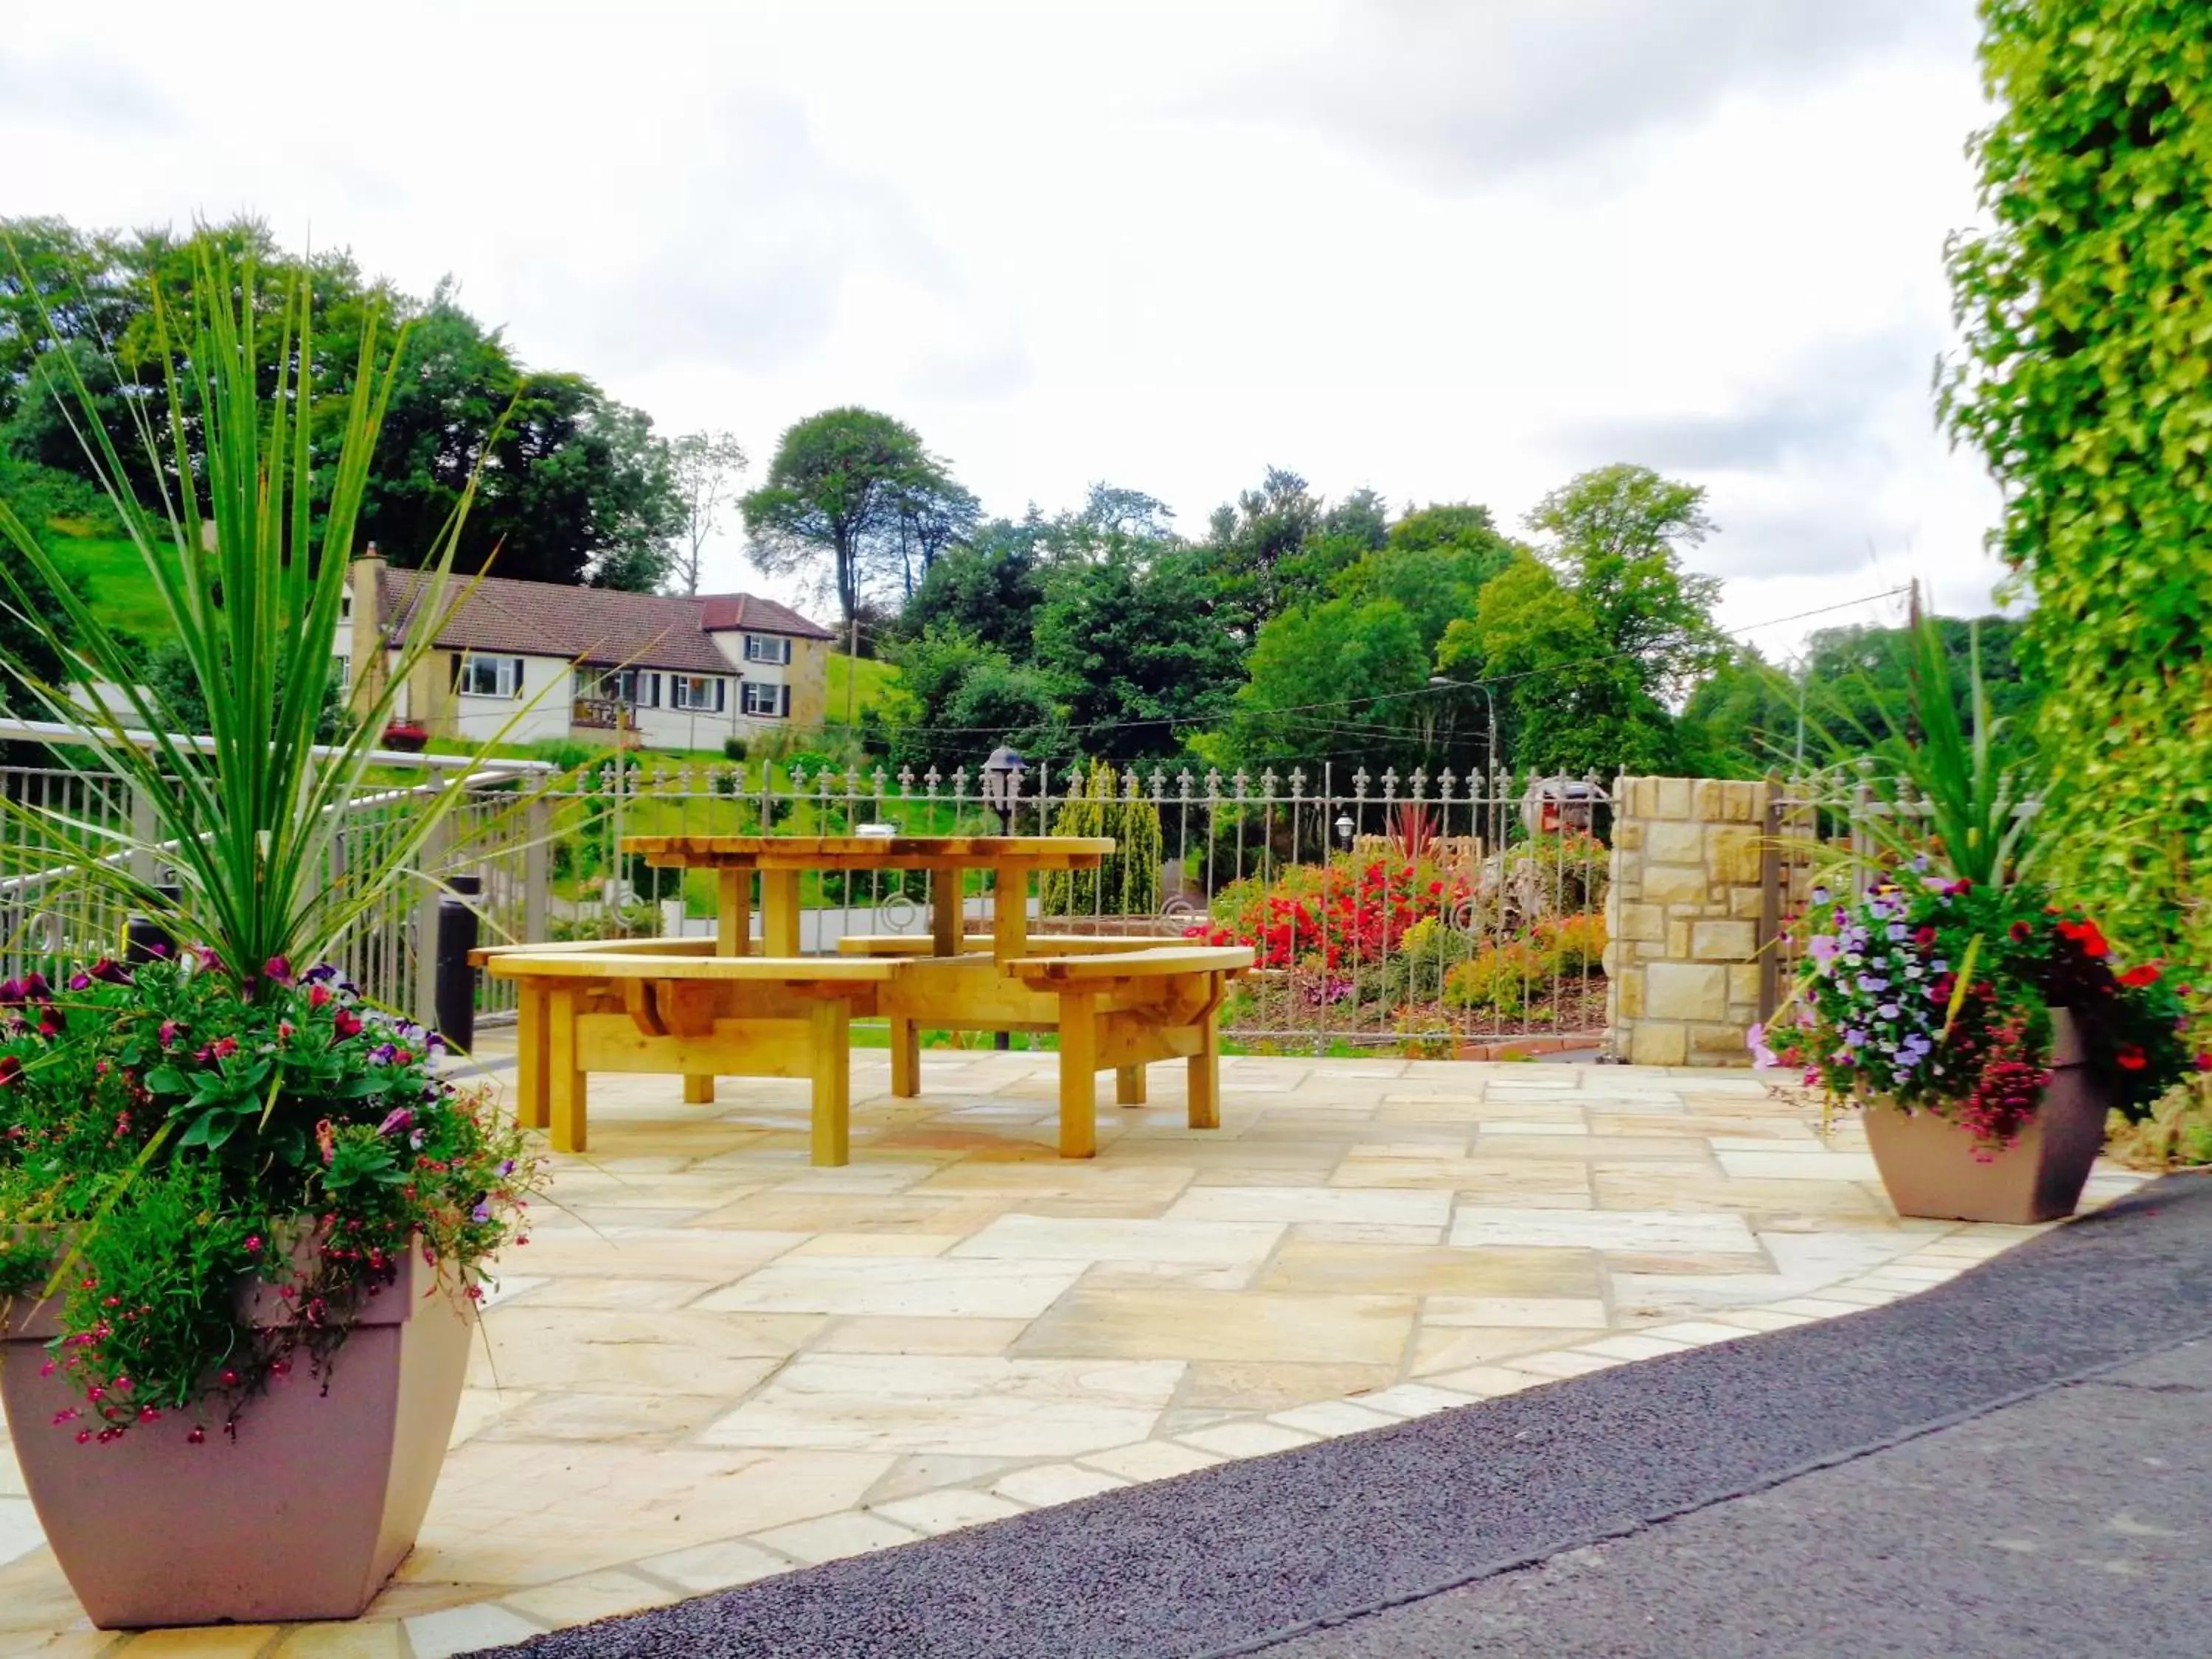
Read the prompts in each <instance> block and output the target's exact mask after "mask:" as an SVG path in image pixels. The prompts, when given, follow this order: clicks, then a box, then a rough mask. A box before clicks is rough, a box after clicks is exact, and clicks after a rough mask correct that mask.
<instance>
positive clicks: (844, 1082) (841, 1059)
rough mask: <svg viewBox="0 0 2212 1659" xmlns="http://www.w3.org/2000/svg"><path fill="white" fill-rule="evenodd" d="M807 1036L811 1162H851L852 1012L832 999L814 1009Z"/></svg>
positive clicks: (840, 1001) (842, 1003)
mask: <svg viewBox="0 0 2212 1659" xmlns="http://www.w3.org/2000/svg"><path fill="white" fill-rule="evenodd" d="M811 1025H812V1030H811V1031H810V1032H809V1034H808V1035H809V1037H810V1039H811V1044H810V1046H811V1048H812V1049H813V1059H814V1107H813V1113H812V1126H813V1133H814V1151H813V1159H814V1162H815V1163H817V1164H826V1165H832V1166H834V1165H837V1164H848V1163H850V1162H851V1161H852V1156H853V1153H852V1116H853V1096H852V1089H853V1049H852V1039H853V1028H852V1010H851V1009H850V1008H848V1006H846V1005H845V1003H844V1002H843V1001H842V1000H839V999H836V998H834V997H832V998H826V999H824V1000H822V1001H820V1002H817V1003H816V1004H815V1005H814V1010H813V1014H812V1016H811Z"/></svg>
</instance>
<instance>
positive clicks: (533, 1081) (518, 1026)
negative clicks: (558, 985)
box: [514, 979, 546, 1129]
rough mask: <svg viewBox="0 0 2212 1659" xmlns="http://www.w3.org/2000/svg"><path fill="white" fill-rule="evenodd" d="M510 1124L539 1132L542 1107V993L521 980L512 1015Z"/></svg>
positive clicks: (542, 1121) (534, 983)
mask: <svg viewBox="0 0 2212 1659" xmlns="http://www.w3.org/2000/svg"><path fill="white" fill-rule="evenodd" d="M514 1021H515V1024H514V1037H515V1053H514V1121H515V1122H516V1123H517V1124H518V1125H520V1127H523V1128H525V1129H542V1128H544V1127H545V1124H546V1105H545V1038H546V1032H545V992H544V987H541V986H540V985H539V984H538V982H537V981H534V980H527V979H526V980H524V981H522V985H521V988H520V993H519V994H518V1000H517V1004H516V1007H515V1015H514Z"/></svg>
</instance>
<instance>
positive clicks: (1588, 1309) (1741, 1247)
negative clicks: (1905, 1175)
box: [0, 1051, 2137, 1659]
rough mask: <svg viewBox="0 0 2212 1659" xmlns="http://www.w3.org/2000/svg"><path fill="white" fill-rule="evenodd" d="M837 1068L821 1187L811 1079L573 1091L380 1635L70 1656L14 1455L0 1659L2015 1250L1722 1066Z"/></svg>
mask: <svg viewBox="0 0 2212 1659" xmlns="http://www.w3.org/2000/svg"><path fill="white" fill-rule="evenodd" d="M854 1073H855V1075H854V1134H853V1158H854V1161H853V1163H852V1164H850V1165H849V1166H848V1167H846V1168H844V1169H840V1170H817V1169H814V1168H811V1166H810V1165H809V1164H807V1162H806V1158H807V1146H808V1136H807V1133H806V1123H805V1087H804V1085H794V1084H784V1083H778V1082H774V1081H742V1082H741V1081H737V1080H725V1081H724V1082H723V1083H722V1085H721V1091H722V1098H721V1101H720V1103H719V1104H718V1105H715V1106H712V1107H707V1108H688V1107H685V1106H684V1105H682V1104H680V1103H678V1099H677V1091H676V1090H675V1088H674V1086H673V1083H672V1080H671V1079H658V1078H636V1079H622V1078H606V1079H595V1080H594V1087H593V1103H592V1131H593V1146H592V1152H591V1154H590V1156H589V1157H588V1158H563V1159H561V1160H559V1168H558V1170H557V1176H556V1186H555V1191H554V1194H553V1196H554V1199H555V1200H556V1201H555V1202H554V1203H553V1204H551V1205H550V1206H547V1207H546V1209H545V1210H544V1212H543V1213H542V1214H541V1215H540V1216H539V1218H538V1222H537V1224H536V1225H535V1227H534V1230H533V1232H532V1242H531V1243H530V1245H529V1246H528V1247H527V1248H526V1249H520V1250H517V1251H515V1252H514V1253H513V1255H512V1257H511V1259H510V1260H509V1261H507V1263H506V1264H505V1265H506V1266H507V1268H508V1270H509V1271H508V1272H507V1274H506V1275H505V1277H504V1278H503V1279H502V1281H501V1285H500V1287H499V1291H498V1293H497V1295H496V1296H495V1297H493V1298H492V1301H491V1304H490V1305H489V1308H488V1310H487V1312H486V1314H485V1320H484V1323H485V1332H486V1337H487V1341H486V1344H485V1346H484V1350H483V1352H480V1353H479V1354H478V1356H477V1360H476V1362H475V1364H474V1367H473V1369H472V1371H471V1377H470V1387H469V1389H468V1392H467V1394H466V1395H465V1399H464V1401H463V1406H462V1412H461V1417H460V1420H459V1424H458V1425H457V1426H456V1430H455V1434H454V1444H453V1451H452V1453H451V1454H450V1455H449V1457H448V1459H447V1466H446V1471H445V1474H444V1477H443V1479H442V1480H441V1484H440V1486H439V1490H438V1494H437V1497H436V1498H435V1501H434V1503H433V1504H432V1507H431V1510H430V1515H429V1517H428V1521H427V1522H426V1523H425V1526H424V1528H423V1531H422V1540H421V1542H420V1545H419V1547H417V1549H416V1553H415V1554H414V1555H413V1556H412V1557H411V1558H410V1560H409V1561H408V1562H407V1563H406V1564H405V1565H404V1567H403V1569H402V1571H401V1573H400V1575H399V1577H398V1579H396V1580H395V1582H394V1583H393V1584H392V1586H391V1587H390V1588H389V1589H386V1592H385V1593H384V1595H382V1596H380V1598H379V1600H378V1601H377V1602H376V1603H375V1605H374V1606H373V1607H371V1609H370V1610H369V1613H368V1616H367V1617H366V1618H365V1619H363V1620H361V1621H358V1622H357V1623H355V1624H352V1625H347V1626H301V1627H299V1628H297V1629H289V1630H283V1631H275V1630H269V1631H262V1632H258V1634H253V1633H249V1632H239V1631H229V1632H161V1633H155V1634H148V1635H143V1636H128V1635H125V1636H118V1637H112V1638H111V1637H106V1636H104V1635H101V1634H100V1633H99V1632H92V1631H90V1630H89V1629H88V1627H87V1626H85V1624H84V1622H83V1619H82V1613H80V1612H79V1611H78V1610H77V1608H76V1602H75V1601H74V1598H72V1597H71V1596H70V1594H69V1591H68V1588H67V1585H66V1583H64V1581H63V1579H62V1578H61V1577H60V1574H59V1572H58V1569H57V1568H56V1566H55V1565H54V1562H53V1559H52V1555H51V1553H49V1552H47V1551H46V1549H45V1548H44V1547H43V1544H42V1542H41V1541H40V1536H39V1534H38V1532H37V1528H36V1525H35V1522H34V1520H33V1518H32V1517H31V1516H30V1515H29V1506H28V1504H27V1502H25V1501H24V1500H23V1498H22V1497H21V1478H20V1475H19V1474H18V1473H17V1471H16V1469H15V1463H14V1460H13V1458H12V1455H9V1454H8V1453H7V1452H6V1449H5V1446H4V1443H0V1654H5V1653H14V1652H26V1653H28V1652H37V1653H50V1654H72V1655H74V1654H100V1655H102V1656H107V1655H111V1654H128V1655H130V1656H131V1659H156V1656H159V1655H164V1654H177V1655H225V1654H234V1653H235V1654H240V1655H246V1654H251V1655H257V1656H258V1655H262V1654H264V1653H270V1654H276V1653H281V1654H283V1655H286V1656H294V1655H299V1656H313V1655H329V1656H343V1655H352V1654H375V1655H392V1656H397V1659H407V1656H410V1655H411V1656H413V1659H430V1656H434V1655H445V1654H450V1653H458V1652H464V1651H466V1650H470V1649H472V1648H477V1647H482V1646H485V1645H488V1644H495V1643H498V1642H505V1641H511V1640H514V1639H517V1638H520V1637H521V1636H524V1635H526V1634H529V1633H531V1632H536V1631H539V1630H543V1629H550V1628H556V1627H558V1626H563V1625H568V1624H574V1623H578V1622H581V1621H584V1620H592V1619H598V1618H603V1617H605V1616H608V1615H609V1614H611V1613H618V1612H622V1611H625V1610H629V1609H632V1608H639V1607H651V1606H658V1605H661V1604H664V1603H665V1602H668V1601H674V1600H677V1599H679V1598H681V1597H682V1596H684V1595H691V1594H696V1593H698V1592H700V1591H702V1590H707V1589H718V1588H722V1587H725V1586H727V1585H732V1584H739V1583H750V1582H752V1581H753V1580H756V1579H758V1578H761V1577H768V1576H770V1575H773V1574H775V1573H777V1572H781V1571H788V1570H790V1569H791V1568H793V1567H794V1566H798V1565H811V1564H815V1563H818V1562H823V1561H828V1560H833V1559H842V1558H843V1557H846V1556H849V1555H853V1554H855V1553H866V1552H868V1551H872V1550H877V1549H882V1548H886V1547H891V1546H894V1545H896V1544H900V1543H904V1542H908V1541H913V1540H915V1539H917V1538H921V1537H924V1536H930V1535H935V1534H940V1533H944V1532H946V1531H951V1530H956V1529H957V1528H962V1527H966V1526H971V1525H975V1524H979V1523H981V1522H986V1521H989V1520H994V1519H999V1518H1002V1517H1004V1516H1008V1515H1012V1514H1017V1513H1020V1512H1022V1511H1024V1510H1030V1509H1034V1508H1039V1507H1045V1506H1049V1505H1054V1504H1062V1503H1068V1502H1072V1501H1074V1500H1076V1499H1078V1498H1085V1497H1087V1496H1090V1495H1091V1494H1093V1493H1096V1492H1101V1491H1105V1490H1109V1489H1110V1488H1113V1487H1115V1486H1121V1485H1124V1484H1127V1483H1130V1482H1142V1481H1149V1480H1163V1479H1168V1478H1171V1477H1173V1476H1175V1475H1178V1474H1186V1473H1188V1472H1190V1471H1191V1470H1194V1469H1196V1468H1204V1467H1207V1466H1209V1465H1211V1464H1212V1463H1216V1462H1220V1461H1223V1460H1234V1459H1238V1458H1243V1457H1251V1456H1258V1455H1265V1454H1267V1453H1269V1452H1272V1451H1277V1450H1281V1449H1287V1448H1289V1447H1292V1446H1299V1445H1306V1444H1310V1443H1314V1442H1316V1440H1322V1439H1333V1438H1335V1437H1340V1436H1342V1435H1346V1434H1352V1433H1357V1432H1359V1431H1363V1430H1364V1429H1369V1428H1372V1427H1374V1426H1376V1425H1378V1424H1382V1423H1387V1422H1390V1421H1397V1420H1406V1419H1413V1418H1417V1417H1419V1416H1423V1415H1426V1414H1428V1413H1433V1412H1436V1411H1438V1410H1442V1409H1444V1408H1445V1407H1449V1406H1452V1405H1455V1404H1464V1403H1466V1402H1467V1401H1470V1400H1474V1399H1480V1398H1488V1397H1495V1396H1501V1395H1509V1394H1515V1393H1518V1392H1521V1391H1523V1390H1526V1389H1533V1388H1541V1387H1543V1386H1545V1385H1547V1384H1548V1383H1553V1382H1557V1381H1559V1380H1561V1379H1564V1378H1567V1377H1572V1376H1583V1375H1587V1374H1589V1373H1590V1372H1593V1371H1596V1370H1604V1369H1607V1368H1609V1367H1612V1366H1616V1365H1621V1364H1635V1363H1637V1362H1638V1361H1640V1360H1643V1359H1646V1358H1655V1357H1657V1356H1660V1355H1663V1354H1668V1353H1675V1352H1684V1351H1686V1349H1689V1348H1692V1347H1696V1346H1704V1345H1707V1344H1711V1343H1715V1342H1719V1341H1724V1340H1730V1339H1733V1338H1735V1337H1736V1336H1740V1335H1742V1334H1745V1333H1746V1332H1748V1331H1761V1330H1771V1329H1779V1328H1787V1327H1790V1326H1792V1325H1796V1324H1802V1323H1809V1322H1815V1321H1818V1320H1822V1319H1826V1318H1832V1317H1836V1316H1840V1315H1843V1314H1845V1313H1849V1312H1854V1311H1857V1310H1859V1309H1862V1308H1865V1307H1870V1306H1876V1305H1880V1304H1882V1303H1885V1302H1888V1301H1892V1300H1895V1299H1897V1298H1899V1297H1905V1296H1909V1295H1911V1294H1914V1293H1915V1292H1917V1291H1918V1290H1920V1289H1923V1288H1925V1287H1927V1286H1928V1285H1933V1284H1936V1283H1940V1282H1942V1281H1943V1280H1944V1279H1948V1278H1949V1277H1951V1276H1953V1275H1954V1274H1956V1273H1959V1272H1961V1271H1963V1270H1964V1269H1965V1268H1966V1267H1970V1266H1972V1265H1973V1264H1974V1263H1976V1262H1978V1261H1983V1260H1985V1259H1986V1258H1988V1257H1989V1256H1990V1255H1994V1254H1996V1253H1997V1252H2000V1251H2002V1250H2004V1249H2008V1248H2009V1247H2010V1246H2011V1245H2012V1244H2014V1243H2017V1242H2019V1241H2020V1240H2021V1239H2022V1238H2025V1237H2030V1236H2032V1235H2033V1232H2034V1231H2037V1230H2033V1229H2018V1228H1993V1227H1972V1226H1964V1225H1950V1224H1942V1223H1929V1222H1917V1221H1915V1222H1907V1221H1901V1220H1899V1218H1898V1217H1897V1216H1896V1215H1895V1213H1894V1212H1893V1211H1892V1210H1891V1209H1890V1207H1889V1206H1888V1203H1887V1200H1886V1199H1885V1198H1884V1197H1883V1196H1882V1194H1881V1188H1880V1185H1879V1182H1878V1181H1876V1180H1875V1177H1874V1176H1873V1172H1872V1169H1871V1166H1870V1164H1868V1163H1867V1161H1866V1153H1865V1142H1864V1139H1863V1135H1861V1134H1860V1133H1859V1132H1858V1129H1857V1125H1856V1124H1855V1123H1850V1122H1844V1123H1842V1124H1839V1125H1838V1126H1835V1127H1834V1130H1833V1132H1832V1133H1827V1134H1825V1135H1824V1134H1823V1133H1821V1132H1820V1131H1821V1125H1820V1122H1819V1121H1818V1114H1817V1113H1816V1112H1810V1111H1808V1110H1807V1109H1805V1108H1804V1107H1803V1106H1802V1105H1800V1104H1797V1103H1794V1102H1790V1101H1785V1100H1782V1099H1778V1098H1776V1097H1774V1096H1773V1095H1772V1094H1771V1092H1770V1091H1768V1090H1767V1089H1766V1088H1765V1085H1764V1084H1762V1083H1761V1082H1759V1080H1757V1079H1753V1078H1752V1077H1750V1076H1749V1075H1748V1074H1747V1073H1743V1072H1701V1071H1680V1070H1667V1071H1662V1070H1657V1069H1654V1068H1639V1067H1630V1066H1617V1067H1616V1066H1579V1065H1573V1066H1568V1065H1562V1066H1529V1065H1526V1064H1518V1065H1516V1064H1510V1063H1508V1064H1494V1063H1493V1064H1484V1063H1470V1062H1451V1061H1444V1062H1435V1061H1408V1060H1363V1061H1331V1060H1297V1059H1290V1058H1285V1057H1279V1056H1278V1057H1268V1058H1243V1057H1236V1058H1231V1059H1229V1060H1225V1061H1224V1085H1225V1087H1224V1095H1225V1119H1226V1122H1225V1128H1224V1130H1223V1132H1222V1133H1219V1134H1218V1135H1214V1134H1196V1135H1194V1134H1193V1133H1191V1132H1190V1131H1189V1130H1188V1127H1186V1126H1185V1125H1184V1123H1183V1121H1182V1116H1183V1110H1182V1067H1181V1066H1159V1067H1157V1068H1155V1069H1154V1071H1153V1073H1152V1077H1151V1079H1150V1093H1151V1101H1150V1103H1148V1104H1147V1105H1146V1106H1145V1107H1142V1108H1130V1109H1114V1108H1112V1107H1110V1106H1102V1107H1101V1122H1100V1132H1099V1146H1100V1151H1099V1155H1098V1157H1097V1158H1096V1159H1095V1160H1090V1161H1085V1162H1070V1161H1065V1160H1062V1159H1060V1158H1058V1157H1057V1156H1056V1155H1055V1153H1054V1145H1053V1142H1054V1133H1055V1129H1056V1111H1055V1108H1054V1061H1053V1060H1052V1059H1051V1057H1049V1056H1042V1055H1028V1054H1004V1055H1000V1054H982V1053H977V1052H974V1051H931V1052H928V1053H927V1054H925V1056H924V1060H923V1086H924V1095H923V1097H922V1099H921V1100H920V1101H919V1102H911V1101H898V1100H894V1099H893V1098H892V1097H890V1094H889V1092H888V1083H889V1078H888V1071H887V1066H886V1063H885V1061H884V1060H881V1059H878V1058H876V1057H873V1056H868V1055H865V1054H864V1055H859V1056H856V1057H855V1066H854ZM2136 1184H2137V1178H2136V1177H2135V1176H2130V1175H2129V1174H2127V1173H2126V1172H2124V1171H2120V1170H2109V1169H2103V1168H2100V1172H2099V1174H2098V1175H2097V1176H2095V1177H2094V1178H2093V1183H2092V1188H2091V1194H2090V1200H2089V1201H2090V1202H2091V1203H2098V1202H2102V1201H2104V1200H2106V1199H2109V1198H2110V1197H2112V1196H2113V1195H2116V1194H2118V1193H2121V1192H2124V1191H2126V1190H2129V1189H2130V1188H2132V1187H2133V1186H2134V1185H2136ZM249 1636H251V1639H250V1641H249V1639H248V1638H249ZM241 1644H245V1645H241Z"/></svg>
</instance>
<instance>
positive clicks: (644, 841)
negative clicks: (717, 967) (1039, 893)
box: [622, 836, 1114, 963]
mask: <svg viewBox="0 0 2212 1659" xmlns="http://www.w3.org/2000/svg"><path fill="white" fill-rule="evenodd" d="M622 848H623V852H625V853H631V854H637V855H639V856H641V857H642V858H643V859H644V860H645V861H646V863H647V865H649V866H652V867H653V868H654V869H657V870H712V871H714V872H715V916H716V921H715V939H716V953H717V954H718V955H721V956H726V957H741V956H744V955H746V954H747V953H748V952H749V951H750V948H751V936H752V878H753V877H754V876H755V875H758V876H759V878H760V890H761V892H760V908H761V950H762V953H763V955H766V956H771V957H795V956H797V955H799V878H800V877H801V876H803V875H804V874H805V873H806V872H808V871H810V870H813V871H817V872H829V871H856V870H924V871H927V872H928V873H929V934H930V941H931V945H930V952H929V953H930V954H931V955H932V956H939V957H957V956H958V955H959V954H960V953H961V951H962V948H963V939H964V935H965V933H966V932H967V929H966V927H965V926H964V925H963V923H964V915H963V906H964V904H965V896H964V893H963V889H964V887H965V886H966V876H967V872H969V871H970V870H987V871H989V872H991V895H992V901H993V905H992V912H993V921H992V930H991V931H992V955H993V956H994V957H995V958H996V959H997V960H998V961H999V962H1000V963H1007V962H1011V961H1012V960H1014V959H1015V958H1016V957H1021V956H1024V955H1026V954H1027V952H1028V950H1029V927H1030V906H1029V884H1030V877H1031V876H1033V875H1036V873H1038V872H1040V871H1046V870H1051V871H1065V870H1096V869H1097V868H1098V866H1099V865H1100V864H1101V863H1102V862H1103V860H1104V859H1105V857H1106V855H1107V854H1109V853H1111V852H1112V851H1113V850H1114V842H1113V840H1112V839H1111V837H1109V836H624V837H623V842H622Z"/></svg>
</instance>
